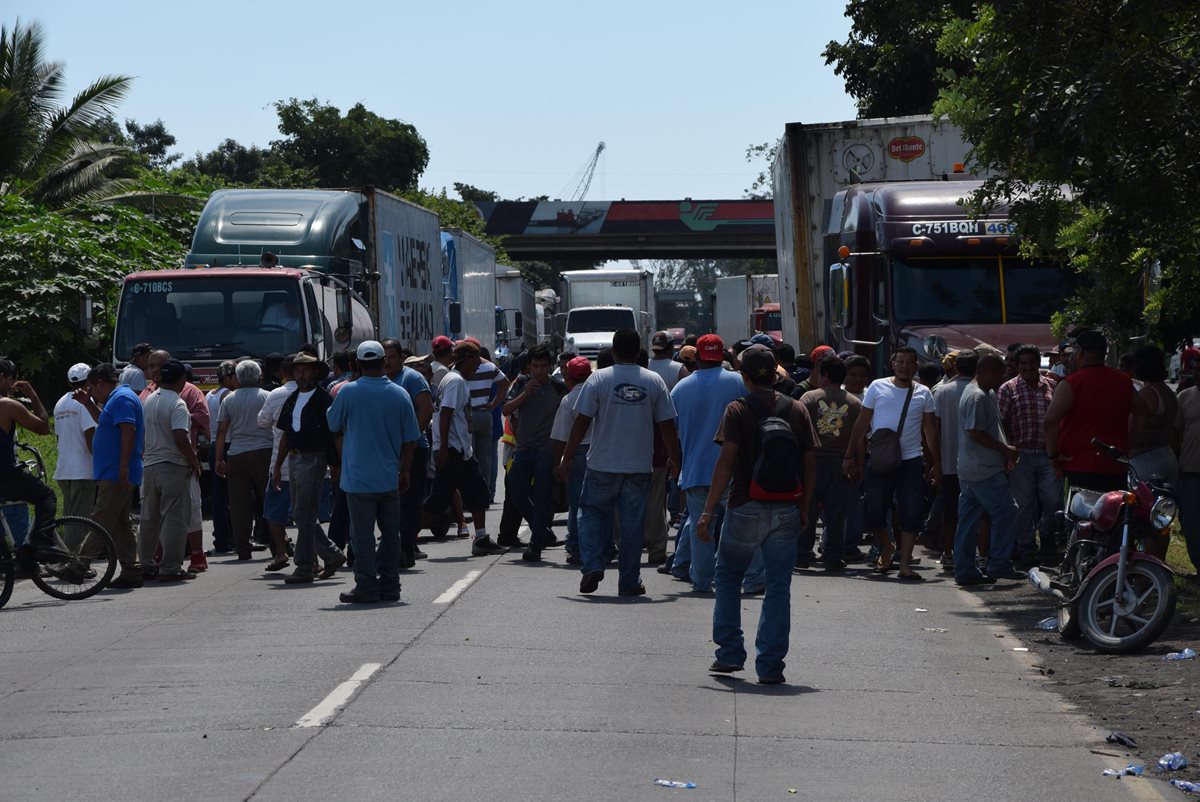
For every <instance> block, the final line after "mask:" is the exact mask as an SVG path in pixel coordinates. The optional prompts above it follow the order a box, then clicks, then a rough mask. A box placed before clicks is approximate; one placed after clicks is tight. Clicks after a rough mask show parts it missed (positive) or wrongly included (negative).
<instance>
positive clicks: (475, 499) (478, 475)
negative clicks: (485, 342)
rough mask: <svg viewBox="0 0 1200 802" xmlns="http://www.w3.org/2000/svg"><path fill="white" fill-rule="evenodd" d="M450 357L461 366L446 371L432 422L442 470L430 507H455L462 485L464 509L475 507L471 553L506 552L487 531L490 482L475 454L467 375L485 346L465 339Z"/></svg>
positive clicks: (435, 451)
mask: <svg viewBox="0 0 1200 802" xmlns="http://www.w3.org/2000/svg"><path fill="white" fill-rule="evenodd" d="M450 359H451V360H453V362H454V365H455V369H454V370H452V371H450V372H449V373H447V374H446V377H445V378H444V379H442V383H441V385H440V386H439V387H438V412H437V415H435V416H434V419H433V422H432V425H431V427H430V428H431V429H432V431H433V447H432V451H433V460H434V465H435V466H436V467H437V473H436V474H435V475H434V477H433V487H432V488H431V489H430V491H429V497H428V498H426V499H425V505H424V507H425V510H426V511H427V512H429V513H430V514H432V515H442V514H444V513H445V512H446V510H447V509H449V507H450V502H451V500H452V499H453V496H454V491H455V490H457V491H459V493H460V495H461V496H462V502H463V509H465V510H467V511H468V512H470V513H471V522H472V523H473V524H474V526H475V537H474V540H473V541H472V543H471V554H472V555H473V556H475V557H485V556H488V555H491V554H504V553H506V552H507V551H508V549H506V548H505V547H503V546H500V545H498V544H497V543H496V541H494V540H492V538H491V537H489V536H488V533H487V523H486V521H485V515H486V513H487V508H488V486H487V482H485V481H484V479H483V473H482V472H481V471H480V470H479V463H478V462H476V459H475V441H474V438H473V437H472V434H471V426H470V417H469V416H470V414H471V412H470V409H471V392H470V389H469V388H468V387H467V381H466V379H464V378H463V373H473V372H474V371H475V370H477V369H478V368H479V361H480V357H479V346H477V345H475V344H474V343H469V342H465V341H464V342H460V343H459V344H458V345H456V346H454V350H453V352H452V354H451V356H450ZM460 371H462V372H460Z"/></svg>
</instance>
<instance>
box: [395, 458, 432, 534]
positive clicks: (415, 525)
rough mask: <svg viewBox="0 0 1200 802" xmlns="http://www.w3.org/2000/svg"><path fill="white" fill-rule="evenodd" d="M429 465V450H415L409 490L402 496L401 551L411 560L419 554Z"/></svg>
mask: <svg viewBox="0 0 1200 802" xmlns="http://www.w3.org/2000/svg"><path fill="white" fill-rule="evenodd" d="M428 464H429V449H428V448H414V449H413V455H412V468H411V470H410V471H409V476H410V477H411V478H410V479H409V485H408V490H406V491H405V492H404V494H403V495H402V496H400V551H401V552H403V553H404V554H406V555H407V556H409V557H410V558H411V557H413V556H414V555H415V554H416V552H417V535H418V534H420V532H421V505H422V504H424V503H425V487H426V484H427V477H426V475H425V469H426V466H427V465H428Z"/></svg>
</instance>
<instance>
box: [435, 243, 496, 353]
mask: <svg viewBox="0 0 1200 802" xmlns="http://www.w3.org/2000/svg"><path fill="white" fill-rule="evenodd" d="M441 241H442V267H443V276H444V277H443V302H442V303H443V308H444V316H445V317H444V321H445V330H444V331H443V332H440V333H442V334H445V335H446V336H447V337H450V338H451V339H454V340H459V339H462V338H463V337H468V336H470V337H475V338H476V339H477V340H479V342H480V343H482V344H483V346H484V347H485V348H487V349H488V350H489V351H491V352H493V353H495V350H496V249H495V248H493V247H492V246H491V245H488V244H487V243H485V242H483V241H481V240H479V239H477V238H475V237H473V236H471V235H470V234H468V233H466V232H465V231H463V230H462V229H460V228H450V229H446V230H445V231H443V232H442V237H441ZM456 304H457V306H458V307H459V308H460V309H461V314H459V315H457V316H455V315H452V314H451V312H452V310H453V309H454V306H455V305H456ZM426 350H428V348H426ZM418 353H425V351H419V352H418Z"/></svg>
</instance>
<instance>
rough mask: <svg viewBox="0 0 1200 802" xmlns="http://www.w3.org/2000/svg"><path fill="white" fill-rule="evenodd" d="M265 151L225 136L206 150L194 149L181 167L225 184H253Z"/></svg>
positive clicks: (264, 157)
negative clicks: (215, 145) (197, 151)
mask: <svg viewBox="0 0 1200 802" xmlns="http://www.w3.org/2000/svg"><path fill="white" fill-rule="evenodd" d="M267 155H268V154H267V152H266V151H264V150H263V149H262V148H259V147H256V146H254V145H251V146H250V147H246V146H245V145H243V144H241V143H239V142H238V141H237V140H234V139H226V140H225V141H224V142H222V143H221V144H220V145H217V147H216V148H214V149H213V150H210V151H209V152H208V153H197V154H196V155H195V156H194V157H193V158H191V159H188V160H187V161H185V162H184V163H183V164H182V165H180V167H181V169H183V170H186V171H189V172H193V173H196V174H197V175H202V176H208V177H209V178H214V179H216V180H218V181H221V182H224V183H226V184H233V185H238V184H256V183H258V179H259V175H260V174H261V173H262V170H263V164H264V163H265V162H266V160H267Z"/></svg>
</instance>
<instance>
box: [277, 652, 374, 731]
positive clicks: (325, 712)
mask: <svg viewBox="0 0 1200 802" xmlns="http://www.w3.org/2000/svg"><path fill="white" fill-rule="evenodd" d="M381 665H382V664H380V663H363V665H362V667H361V668H360V669H358V671H355V672H354V675H353V676H352V677H350V679H348V680H346V681H345V682H343V683H342V684H341V685H339V686H337V687H336V688H334V689H333V691H332V692H331V693H330V694H329V695H328V696H326V697H325V698H324V699H322V700H321V703H320V704H318V705H317V706H316V707H314V708H313V709H312V710H309V711H308V712H307V713H305V714H304V715H303V716H301V717H300V719H299V721H297V722H296V723H295V725H294V726H296V727H320V726H321V725H322V724H324V723H325V722H326V721H328V720H329V719H330V718H332V717H333V714H334V713H336V712H337V711H338V709H339V708H341V707H342V706H343V705H344V704H346V702H349V701H350V697H352V696H353V695H354V692H355V691H357V690H358V689H359V686H361V685H362V684H363V683H364V682H366V681H367V680H369V679H370V678H371V675H373V674H374V673H375V672H376V671H378V670H379V669H380V667H381Z"/></svg>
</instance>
